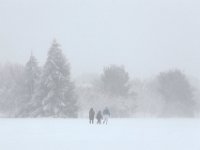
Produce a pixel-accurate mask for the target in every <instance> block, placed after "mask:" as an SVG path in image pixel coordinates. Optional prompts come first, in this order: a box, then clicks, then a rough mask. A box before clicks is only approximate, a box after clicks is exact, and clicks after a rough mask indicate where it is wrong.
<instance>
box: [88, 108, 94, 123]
mask: <svg viewBox="0 0 200 150" xmlns="http://www.w3.org/2000/svg"><path fill="white" fill-rule="evenodd" d="M94 116H95V111H94V109H93V108H90V111H89V120H90V124H93V123H94Z"/></svg>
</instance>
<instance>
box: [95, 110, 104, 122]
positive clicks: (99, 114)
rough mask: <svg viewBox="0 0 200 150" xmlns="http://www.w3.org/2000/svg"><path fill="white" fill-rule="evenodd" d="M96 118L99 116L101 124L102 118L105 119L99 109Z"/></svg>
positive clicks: (98, 119)
mask: <svg viewBox="0 0 200 150" xmlns="http://www.w3.org/2000/svg"><path fill="white" fill-rule="evenodd" d="M96 118H97V124H101V120H102V119H103V116H102V114H101V111H98V113H97V116H96Z"/></svg>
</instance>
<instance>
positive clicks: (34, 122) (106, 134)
mask: <svg viewBox="0 0 200 150" xmlns="http://www.w3.org/2000/svg"><path fill="white" fill-rule="evenodd" d="M112 149H114V150H200V120H198V119H111V120H110V122H109V124H108V125H107V126H106V125H96V124H95V125H89V124H88V120H86V119H0V150H112Z"/></svg>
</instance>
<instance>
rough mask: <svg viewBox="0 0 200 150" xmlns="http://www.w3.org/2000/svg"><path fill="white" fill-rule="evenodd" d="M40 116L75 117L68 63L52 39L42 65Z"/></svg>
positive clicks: (74, 97) (75, 110)
mask: <svg viewBox="0 0 200 150" xmlns="http://www.w3.org/2000/svg"><path fill="white" fill-rule="evenodd" d="M41 94H42V95H41V98H42V104H41V105H42V110H41V111H42V116H44V117H77V106H76V95H75V93H74V84H73V82H71V79H70V65H69V63H68V61H67V59H66V58H65V56H64V55H63V53H62V50H61V48H60V45H59V44H58V43H57V42H56V41H55V40H54V41H53V44H52V46H51V48H50V50H49V52H48V58H47V61H46V63H45V65H44V69H43V75H42V82H41Z"/></svg>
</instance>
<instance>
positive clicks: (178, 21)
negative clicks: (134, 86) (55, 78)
mask: <svg viewBox="0 0 200 150" xmlns="http://www.w3.org/2000/svg"><path fill="white" fill-rule="evenodd" d="M199 7H200V2H199V1H198V0H190V1H188V0H168V1H159V0H152V1H148V0H134V1H132V0H123V1H119V0H101V1H92V0H77V1H72V0H58V1H53V0H34V1H32V0H9V1H7V0H1V1H0V41H1V42H0V60H1V63H4V62H19V63H23V64H24V62H26V61H27V58H28V57H29V56H30V53H31V51H32V52H33V54H34V55H35V56H36V57H37V58H38V61H39V63H40V64H41V65H42V64H44V62H45V59H46V53H47V51H48V49H49V43H51V42H52V39H53V38H56V39H57V40H58V41H59V43H61V45H62V49H63V51H64V53H65V54H66V56H67V57H68V59H69V60H70V62H71V66H72V74H73V75H74V77H77V76H80V75H82V74H87V73H100V72H101V70H102V68H103V67H104V66H106V65H110V64H117V65H124V66H126V68H127V70H128V72H129V73H130V74H131V75H132V76H135V77H139V78H146V77H151V76H152V75H156V74H157V73H159V72H160V71H164V70H169V69H175V68H179V69H180V70H182V71H184V72H186V73H187V74H189V75H191V76H194V77H198V76H199V75H200V70H199V69H196V68H197V66H198V64H200V59H199V56H200V52H199V48H200V43H199V40H200V28H199V25H200V19H199V15H200V9H199Z"/></svg>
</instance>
